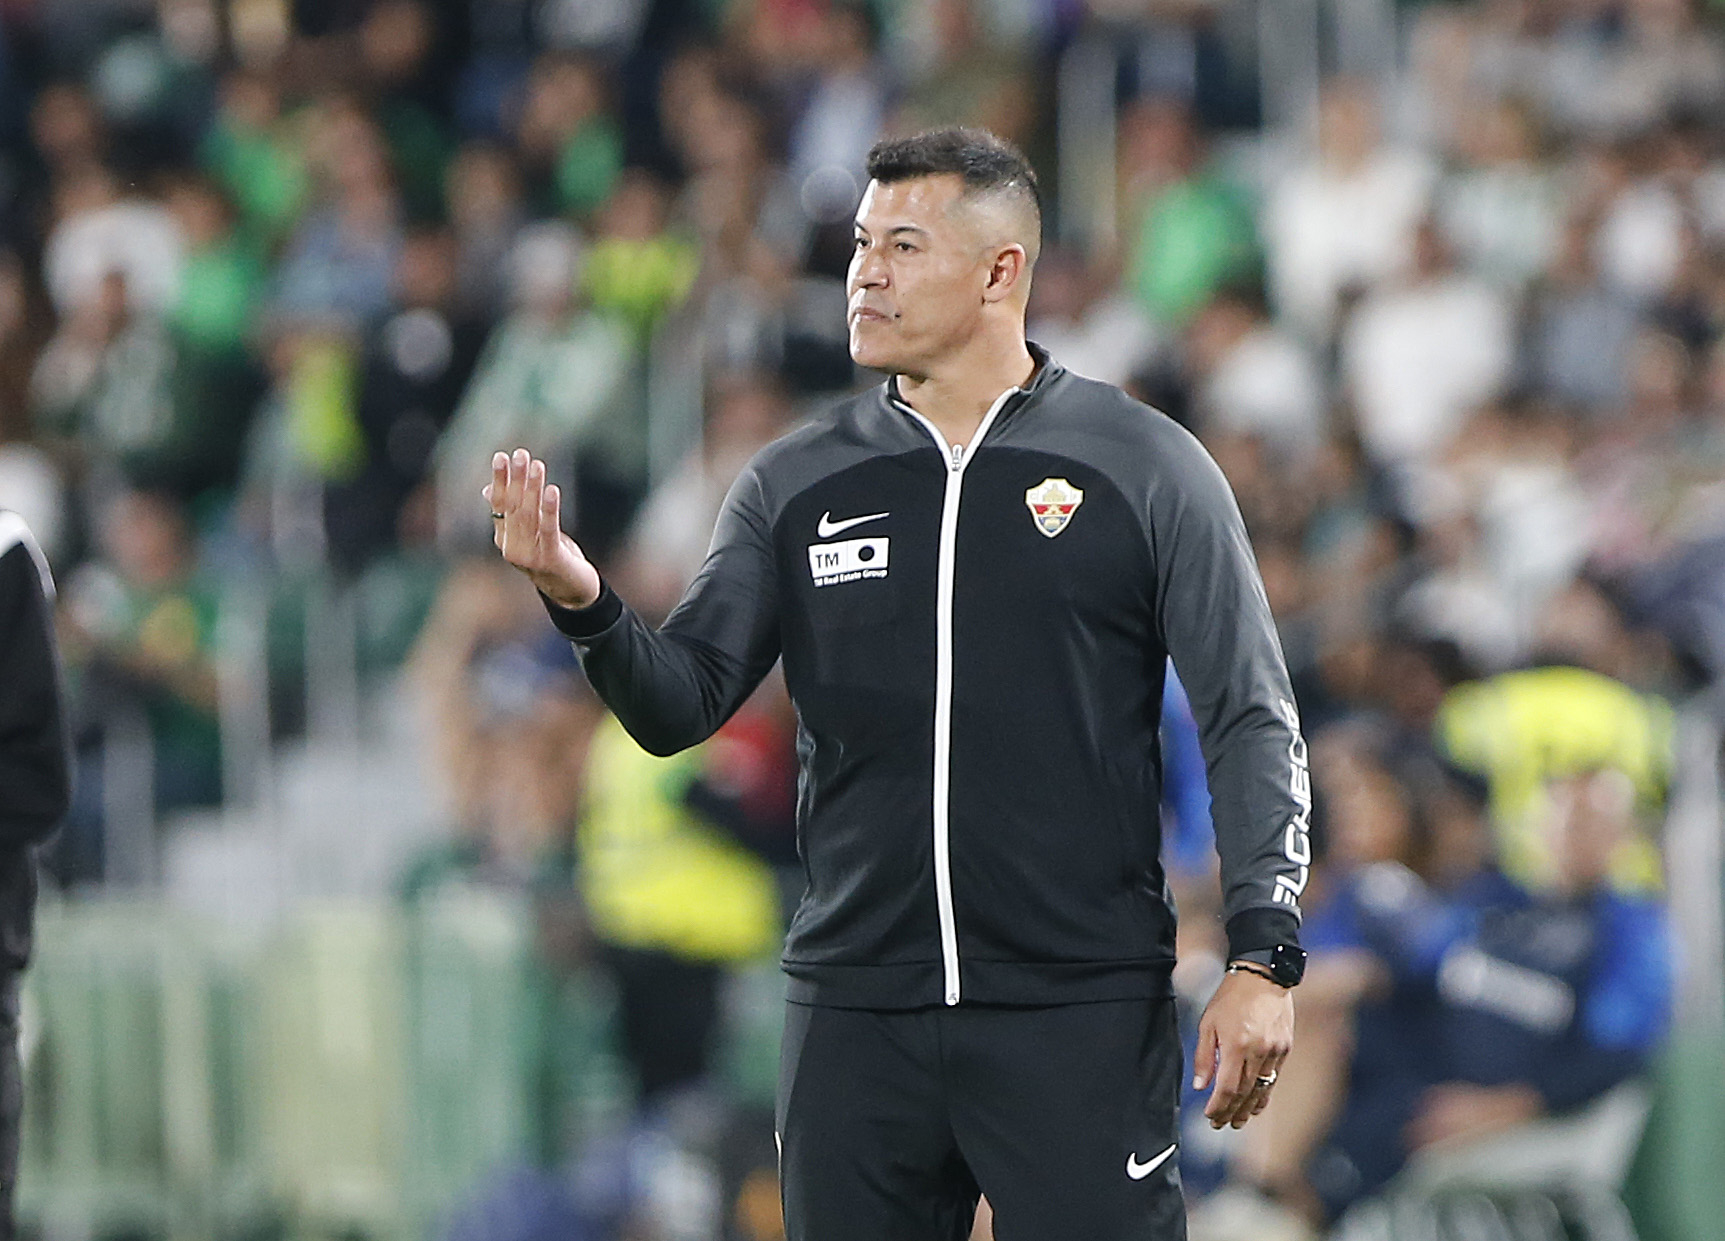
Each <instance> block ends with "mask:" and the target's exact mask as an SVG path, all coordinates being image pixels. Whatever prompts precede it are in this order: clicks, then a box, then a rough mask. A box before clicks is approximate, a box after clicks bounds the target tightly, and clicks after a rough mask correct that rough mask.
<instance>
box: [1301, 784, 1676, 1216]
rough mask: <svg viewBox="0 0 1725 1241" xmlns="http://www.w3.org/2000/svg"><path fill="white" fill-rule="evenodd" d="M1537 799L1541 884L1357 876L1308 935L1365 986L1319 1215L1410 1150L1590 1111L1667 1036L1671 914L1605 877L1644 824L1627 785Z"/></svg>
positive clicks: (1394, 874)
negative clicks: (1545, 860)
mask: <svg viewBox="0 0 1725 1241" xmlns="http://www.w3.org/2000/svg"><path fill="white" fill-rule="evenodd" d="M1546 802H1547V807H1548V809H1547V813H1546V814H1545V815H1544V816H1543V822H1542V825H1541V826H1542V829H1543V830H1542V833H1541V834H1542V836H1543V837H1544V839H1543V840H1542V842H1541V843H1542V844H1543V845H1544V846H1545V848H1547V849H1548V850H1549V851H1550V856H1551V857H1552V859H1553V867H1552V871H1551V880H1550V882H1549V885H1548V886H1545V887H1542V888H1541V889H1539V890H1534V889H1531V888H1528V887H1524V886H1521V885H1519V884H1517V883H1515V882H1513V881H1511V880H1510V879H1508V878H1506V877H1505V876H1504V875H1503V874H1501V873H1500V872H1498V871H1496V870H1486V871H1483V872H1481V873H1480V874H1479V875H1477V876H1476V877H1474V878H1473V879H1471V880H1468V881H1466V882H1464V883H1462V884H1460V885H1459V886H1457V887H1455V888H1453V889H1451V890H1450V891H1448V892H1445V891H1444V890H1443V889H1441V888H1438V887H1436V886H1435V885H1432V884H1430V883H1428V882H1427V881H1426V880H1424V879H1422V878H1420V877H1419V876H1418V875H1416V874H1415V873H1413V872H1412V871H1410V870H1407V869H1406V868H1392V866H1376V867H1366V868H1363V869H1362V870H1361V871H1360V872H1359V873H1358V875H1357V876H1356V877H1355V879H1354V881H1353V882H1352V884H1351V885H1350V886H1349V887H1348V888H1347V889H1345V890H1344V891H1343V892H1342V893H1340V894H1339V895H1338V899H1337V900H1336V902H1335V903H1334V904H1333V906H1332V907H1331V908H1330V910H1329V911H1328V912H1327V914H1326V915H1325V916H1324V917H1323V918H1322V919H1321V921H1320V922H1319V924H1318V925H1314V926H1312V927H1311V934H1312V939H1313V942H1314V943H1315V944H1319V945H1322V947H1321V948H1319V949H1318V951H1319V952H1322V951H1323V949H1324V948H1328V949H1330V950H1331V953H1330V954H1326V955H1332V954H1333V957H1334V959H1335V960H1336V962H1337V963H1338V965H1339V966H1340V967H1341V970H1340V971H1338V972H1344V971H1346V972H1351V976H1352V979H1353V982H1354V985H1355V987H1356V988H1357V990H1356V1001H1357V1003H1356V1005H1355V1007H1354V1010H1353V1011H1354V1030H1353V1033H1354V1040H1355V1045H1354V1049H1353V1055H1352V1062H1351V1065H1350V1071H1349V1076H1350V1079H1349V1082H1348V1088H1347V1098H1346V1102H1345V1103H1344V1104H1343V1106H1342V1109H1341V1113H1340V1115H1339V1117H1338V1118H1337V1121H1336V1124H1335V1126H1334V1128H1333V1129H1332V1131H1331V1132H1330V1134H1329V1137H1328V1138H1327V1139H1326V1140H1325V1142H1324V1143H1323V1145H1322V1146H1321V1147H1320V1149H1319V1150H1318V1151H1317V1153H1316V1155H1315V1156H1314V1157H1313V1158H1312V1160H1311V1161H1310V1163H1309V1165H1308V1173H1309V1175H1310V1177H1311V1183H1312V1188H1313V1189H1314V1190H1315V1191H1316V1193H1317V1195H1318V1197H1319V1198H1320V1199H1321V1201H1322V1203H1323V1207H1324V1209H1325V1212H1326V1214H1329V1215H1331V1216H1334V1215H1336V1214H1339V1213H1340V1211H1341V1210H1342V1209H1344V1208H1345V1207H1346V1206H1347V1205H1348V1204H1349V1203H1351V1202H1352V1201H1354V1200H1355V1199H1357V1198H1359V1197H1361V1196H1364V1195H1366V1194H1369V1193H1371V1192H1373V1191H1375V1190H1376V1189H1378V1188H1379V1187H1381V1186H1382V1185H1383V1184H1384V1183H1385V1182H1387V1181H1388V1180H1389V1179H1390V1178H1391V1177H1392V1176H1393V1175H1394V1174H1395V1173H1396V1172H1397V1171H1399V1169H1400V1168H1401V1166H1402V1164H1403V1163H1404V1162H1405V1161H1406V1159H1407V1158H1408V1157H1409V1156H1411V1155H1412V1154H1414V1153H1415V1152H1418V1151H1421V1150H1424V1149H1426V1148H1428V1147H1431V1146H1434V1145H1436V1144H1439V1143H1446V1144H1448V1143H1456V1142H1463V1141H1467V1140H1470V1139H1473V1138H1478V1137H1483V1136H1485V1135H1487V1134H1490V1133H1494V1132H1498V1131H1501V1130H1505V1129H1509V1128H1513V1127H1515V1126H1517V1125H1521V1124H1524V1123H1526V1122H1528V1121H1531V1120H1534V1119H1537V1118H1539V1117H1541V1116H1547V1115H1554V1114H1561V1113H1565V1112H1570V1111H1574V1110H1576V1109H1578V1108H1580V1107H1582V1106H1584V1105H1585V1104H1587V1103H1589V1102H1591V1101H1592V1100H1594V1099H1596V1098H1598V1097H1599V1096H1601V1095H1602V1094H1604V1093H1605V1092H1606V1091H1608V1090H1610V1089H1611V1088H1612V1087H1614V1086H1617V1085H1619V1084H1621V1083H1623V1082H1624V1081H1626V1080H1628V1079H1630V1078H1632V1077H1633V1076H1635V1075H1636V1074H1637V1073H1639V1072H1640V1071H1641V1070H1642V1069H1643V1068H1644V1067H1645V1065H1646V1063H1647V1059H1648V1057H1649V1055H1650V1054H1651V1053H1652V1052H1653V1051H1654V1050H1655V1048H1656V1047H1657V1046H1658V1044H1659V1042H1660V1040H1661V1039H1662V1037H1663V1035H1664V1033H1665V1029H1666V1024H1667V1020H1668V1017H1669V1008H1670V1000H1671V987H1672V979H1671V974H1672V969H1671V947H1670V942H1669V935H1668V929H1667V926H1666V920H1665V913H1664V909H1663V907H1662V904H1661V903H1660V901H1659V900H1658V899H1656V898H1654V897H1652V896H1648V895H1646V894H1640V893H1625V892H1622V891H1618V890H1616V889H1615V888H1614V887H1613V885H1612V882H1611V875H1612V860H1613V857H1614V856H1615V855H1616V854H1617V851H1618V850H1619V849H1620V848H1621V846H1622V844H1623V842H1624V840H1625V839H1626V838H1628V837H1629V836H1630V835H1631V834H1632V833H1633V832H1634V831H1635V828H1636V825H1635V789H1634V785H1633V782H1632V781H1631V780H1630V779H1629V778H1628V777H1627V776H1625V775H1624V774H1623V773H1621V772H1618V771H1615V770H1610V769H1602V770H1597V771H1591V772H1587V773H1583V774H1580V775H1574V776H1568V777H1564V778H1561V779H1557V780H1554V781H1552V782H1551V783H1550V784H1549V785H1548V787H1547V789H1546ZM1350 962H1351V964H1350ZM1344 990H1345V985H1339V986H1337V987H1336V988H1335V991H1336V993H1337V995H1338V998H1339V997H1340V994H1341V993H1342V992H1343V991H1344Z"/></svg>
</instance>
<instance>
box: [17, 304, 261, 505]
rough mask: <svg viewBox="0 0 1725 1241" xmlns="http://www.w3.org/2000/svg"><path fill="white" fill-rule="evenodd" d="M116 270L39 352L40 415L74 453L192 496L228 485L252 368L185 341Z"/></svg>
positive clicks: (35, 384)
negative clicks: (141, 303) (142, 304)
mask: <svg viewBox="0 0 1725 1241" xmlns="http://www.w3.org/2000/svg"><path fill="white" fill-rule="evenodd" d="M128 290H129V286H128V285H127V283H126V279H125V277H124V276H123V275H122V274H121V273H120V272H118V271H114V272H110V273H109V274H108V275H107V276H106V277H105V278H104V280H103V281H102V283H101V285H100V288H99V291H98V292H97V293H96V294H95V295H93V296H92V297H90V298H88V299H87V300H86V301H84V302H83V303H82V304H81V305H80V306H79V308H78V310H77V311H76V313H74V314H72V315H70V316H68V317H67V318H66V320H65V322H64V324H63V326H62V327H61V329H60V331H59V332H58V333H57V334H56V335H55V337H54V339H53V340H51V341H49V342H48V344H47V346H46V347H45V348H44V349H43V350H42V354H41V357H40V359H39V360H38V362H37V364H36V370H35V373H34V375H33V376H32V378H31V388H32V397H33V400H34V404H35V413H36V421H37V424H38V426H39V427H40V429H41V430H42V432H43V433H44V434H45V435H46V436H48V437H50V438H52V439H57V440H59V441H60V442H61V443H62V444H64V445H66V446H67V447H68V448H69V450H70V451H71V454H72V456H73V457H74V459H77V460H80V461H81V462H83V463H85V464H87V465H88V464H95V465H107V466H109V467H117V468H118V470H119V471H120V472H121V473H122V474H123V475H124V476H125V477H126V478H127V479H128V480H130V482H131V483H132V484H134V485H137V486H143V487H149V488H158V489H166V490H168V491H171V492H173V493H174V494H176V495H178V496H180V497H181V498H183V499H191V498H192V497H194V496H196V495H198V494H199V493H200V492H202V491H204V490H205V489H206V488H209V487H212V486H223V485H227V484H229V483H231V482H232V481H233V479H234V475H235V471H236V469H237V467H238V461H239V455H240V450H241V444H242V441H243V439H244V436H245V433H246V425H247V424H246V418H245V411H246V409H247V407H248V405H249V403H250V399H251V396H252V390H251V382H250V372H249V370H248V369H247V367H246V366H245V364H244V361H243V359H239V358H236V357H235V356H234V355H233V354H232V353H228V352H224V351H220V350H211V349H209V348H207V347H204V348H200V347H199V342H197V341H196V340H195V338H194V339H192V340H190V341H188V342H187V343H186V344H185V345H184V346H182V345H181V344H180V343H178V342H177V341H176V337H175V334H174V332H173V331H172V330H170V327H169V325H168V323H167V322H166V320H165V319H164V318H163V317H162V316H161V315H160V314H159V313H153V312H150V311H148V310H145V309H142V308H139V307H136V306H134V305H133V301H132V298H131V297H130V296H129V293H128Z"/></svg>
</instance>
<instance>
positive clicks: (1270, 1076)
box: [1258, 1069, 1276, 1090]
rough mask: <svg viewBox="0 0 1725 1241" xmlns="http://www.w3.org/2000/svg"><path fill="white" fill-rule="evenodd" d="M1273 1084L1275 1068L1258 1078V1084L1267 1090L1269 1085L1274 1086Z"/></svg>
mask: <svg viewBox="0 0 1725 1241" xmlns="http://www.w3.org/2000/svg"><path fill="white" fill-rule="evenodd" d="M1275 1084H1276V1070H1275V1069H1271V1070H1270V1071H1269V1072H1268V1073H1266V1074H1264V1076H1262V1077H1260V1078H1259V1079H1258V1085H1259V1086H1261V1087H1263V1088H1264V1089H1265V1090H1268V1089H1269V1088H1270V1087H1271V1086H1274V1085H1275Z"/></svg>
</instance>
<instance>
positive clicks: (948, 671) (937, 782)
mask: <svg viewBox="0 0 1725 1241" xmlns="http://www.w3.org/2000/svg"><path fill="white" fill-rule="evenodd" d="M1019 391H1020V390H1019V389H1018V388H1008V389H1007V390H1006V391H1005V392H1002V393H1001V394H1000V395H999V396H998V397H996V398H995V401H994V404H993V405H991V406H989V407H988V412H987V413H986V414H984V415H983V417H982V422H981V423H980V424H979V425H978V426H977V428H976V433H975V434H974V435H972V436H971V437H970V443H968V444H950V445H949V444H948V443H947V442H946V436H944V435H942V434H941V433H940V432H939V431H938V430H937V429H936V428H935V425H934V424H933V423H932V422H930V421H929V420H928V419H927V418H924V417H923V416H922V415H921V414H919V413H917V412H916V411H915V410H914V409H911V407H910V406H908V405H904V404H903V402H900V406H901V407H902V408H903V409H904V410H905V411H906V412H907V413H909V414H910V416H911V417H912V418H915V419H916V420H917V421H918V422H920V423H922V425H923V429H924V430H926V431H927V432H928V433H929V434H930V435H931V436H933V437H934V442H935V446H936V447H937V448H939V449H940V450H941V453H942V455H943V456H944V457H945V458H946V463H947V471H946V495H945V498H944V500H943V502H942V505H941V510H940V551H939V561H938V566H939V567H938V569H937V571H936V575H935V590H934V899H935V908H936V909H937V911H938V912H939V916H940V960H941V971H942V976H943V979H944V983H945V988H944V993H943V996H944V999H945V1000H946V1003H947V1004H948V1005H952V1004H957V1003H958V1000H959V995H960V988H959V981H958V925H957V923H956V921H955V920H954V918H953V913H952V834H951V832H952V817H951V816H952V577H953V559H954V555H955V553H956V551H957V548H958V501H959V498H960V496H961V495H962V494H963V492H964V467H965V466H967V465H968V464H970V459H971V457H972V456H973V455H974V454H975V452H976V449H977V446H978V445H979V444H981V443H982V440H983V437H984V436H986V435H987V434H988V428H989V427H990V426H991V425H992V424H993V422H994V419H995V416H996V415H997V414H999V413H1000V411H1001V409H1002V408H1003V407H1004V406H1005V405H1006V402H1007V401H1008V400H1010V399H1011V398H1012V397H1014V396H1016V395H1017V394H1018V392H1019Z"/></svg>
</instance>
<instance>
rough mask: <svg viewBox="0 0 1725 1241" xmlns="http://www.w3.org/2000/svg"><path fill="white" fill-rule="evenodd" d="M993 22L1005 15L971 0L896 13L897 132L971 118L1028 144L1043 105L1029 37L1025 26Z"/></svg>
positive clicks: (936, 1) (941, 1)
mask: <svg viewBox="0 0 1725 1241" xmlns="http://www.w3.org/2000/svg"><path fill="white" fill-rule="evenodd" d="M991 17H992V18H994V19H995V20H993V21H991V20H990V19H991ZM997 24H1010V23H1009V22H1008V23H999V21H998V10H995V11H994V12H992V13H991V12H990V11H989V10H988V9H987V8H986V7H985V6H982V5H978V4H975V3H973V2H972V0H932V2H931V3H928V4H923V5H917V6H915V7H914V8H910V9H906V10H903V11H902V12H901V13H900V15H899V20H898V22H897V23H896V26H897V28H898V32H899V37H898V41H897V46H896V47H895V48H894V51H895V52H896V53H898V55H897V56H896V59H897V61H898V63H899V64H900V65H901V66H903V67H904V69H905V70H906V71H907V72H906V78H907V81H906V83H905V90H904V95H903V97H902V98H901V99H900V100H899V102H898V106H897V108H896V109H895V111H894V113H893V117H892V120H891V122H890V127H891V128H892V129H893V130H894V131H895V132H901V133H914V132H915V131H917V130H920V129H933V128H935V127H936V126H938V125H974V126H978V127H980V128H982V129H986V130H988V131H989V132H990V133H996V134H999V135H1000V136H1001V137H1003V138H1005V139H1007V140H1009V141H1011V142H1014V143H1017V144H1018V146H1019V147H1020V148H1021V149H1022V148H1025V147H1028V146H1029V145H1030V143H1031V142H1032V140H1033V139H1034V138H1035V136H1036V134H1035V130H1036V125H1037V121H1038V118H1039V115H1040V114H1041V106H1042V101H1041V100H1040V99H1039V98H1038V94H1039V88H1038V83H1037V80H1036V75H1035V74H1034V73H1033V72H1032V68H1031V60H1032V57H1033V54H1034V44H1033V43H1032V41H1031V40H1030V39H1028V38H1026V37H1025V35H1026V34H1028V33H1029V32H1027V31H1022V30H1018V31H1013V30H1007V31H1002V30H999V29H997V28H994V27H995V26H996V25H997ZM907 62H908V63H907Z"/></svg>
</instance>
